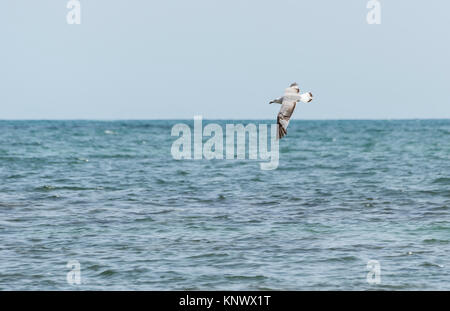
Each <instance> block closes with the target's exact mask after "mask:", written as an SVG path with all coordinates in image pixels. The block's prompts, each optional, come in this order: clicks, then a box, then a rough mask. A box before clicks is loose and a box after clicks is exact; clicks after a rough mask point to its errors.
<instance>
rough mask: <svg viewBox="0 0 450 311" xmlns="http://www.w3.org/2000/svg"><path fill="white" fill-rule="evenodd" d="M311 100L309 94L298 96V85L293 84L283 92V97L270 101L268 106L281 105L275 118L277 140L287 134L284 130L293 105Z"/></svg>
mask: <svg viewBox="0 0 450 311" xmlns="http://www.w3.org/2000/svg"><path fill="white" fill-rule="evenodd" d="M312 99H313V95H312V94H311V93H310V92H308V93H304V94H300V89H299V87H298V84H297V83H295V82H294V83H292V84H291V85H290V86H289V87H288V88H287V89H286V90H285V91H284V96H283V97H280V98H277V99H274V100H272V101H270V103H269V104H272V103H277V104H281V109H280V112H278V117H277V124H278V134H277V138H278V139H280V138H283V137H284V136H285V135H286V134H287V130H286V129H287V127H288V124H289V119H290V118H291V116H292V113H293V112H294V110H295V105H297V102H298V101H301V102H302V103H309V102H310V101H312Z"/></svg>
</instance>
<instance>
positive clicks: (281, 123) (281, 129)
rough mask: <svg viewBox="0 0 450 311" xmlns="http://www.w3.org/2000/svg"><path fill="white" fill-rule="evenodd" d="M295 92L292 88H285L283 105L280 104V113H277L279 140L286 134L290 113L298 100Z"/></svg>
mask: <svg viewBox="0 0 450 311" xmlns="http://www.w3.org/2000/svg"><path fill="white" fill-rule="evenodd" d="M298 96H299V95H298V94H297V91H296V90H295V89H293V88H287V89H286V92H285V93H284V96H283V103H282V104H281V108H280V112H278V117H277V124H278V135H277V138H278V139H281V138H283V137H284V136H285V135H286V134H287V127H288V125H289V120H290V119H291V116H292V113H293V112H294V110H295V106H296V103H297V100H298Z"/></svg>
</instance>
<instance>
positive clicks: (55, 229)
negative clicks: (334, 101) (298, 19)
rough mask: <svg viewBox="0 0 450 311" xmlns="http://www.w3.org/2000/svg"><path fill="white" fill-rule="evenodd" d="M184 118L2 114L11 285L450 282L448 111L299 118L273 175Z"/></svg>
mask: <svg viewBox="0 0 450 311" xmlns="http://www.w3.org/2000/svg"><path fill="white" fill-rule="evenodd" d="M177 123H185V124H187V125H189V126H191V127H192V125H193V121H192V120H152V121H146V120H142V121H141V120H139V121H138V120H133V121H86V120H80V121H76V120H73V121H45V120H43V121H0V290H299V291H301V290H354V291H366V290H450V120H379V121H378V120H339V121H328V120H327V121H306V120H294V121H291V123H290V125H289V128H288V134H287V136H286V137H284V138H283V139H282V140H280V142H279V165H278V168H277V169H275V170H261V169H260V165H259V164H260V161H259V160H253V159H248V158H246V159H239V160H238V159H228V160H225V159H224V160H220V159H213V160H206V159H199V160H189V159H181V160H176V159H174V158H173V156H172V153H171V148H172V145H173V143H174V141H175V140H176V139H177V137H174V136H172V135H171V130H172V128H173V126H174V125H175V124H177ZM208 123H216V124H219V125H220V126H222V127H224V128H225V125H226V124H238V123H241V124H244V125H246V124H249V123H253V124H271V123H273V120H260V121H258V120H203V125H207V124H208Z"/></svg>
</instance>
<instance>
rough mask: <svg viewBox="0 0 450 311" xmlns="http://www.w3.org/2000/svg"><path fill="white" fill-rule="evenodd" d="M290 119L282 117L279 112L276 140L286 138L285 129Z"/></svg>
mask: <svg viewBox="0 0 450 311" xmlns="http://www.w3.org/2000/svg"><path fill="white" fill-rule="evenodd" d="M290 119H291V117H290V116H289V117H287V116H285V115H283V114H282V113H281V112H280V113H278V117H277V124H278V133H277V138H278V139H281V138H283V137H284V136H286V134H287V127H288V125H289V120H290Z"/></svg>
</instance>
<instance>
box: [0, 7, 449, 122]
mask: <svg viewBox="0 0 450 311" xmlns="http://www.w3.org/2000/svg"><path fill="white" fill-rule="evenodd" d="M67 2H68V0H67V1H66V0H39V1H29V0H8V1H1V3H0V40H1V45H0V119H107V120H109V119H192V118H193V116H195V115H202V116H203V118H205V119H274V118H275V117H276V114H277V112H278V109H279V106H277V105H269V104H268V102H269V101H270V100H271V99H273V98H276V97H279V96H281V95H283V92H284V89H285V88H286V87H287V86H288V85H289V84H290V83H291V82H294V81H295V82H297V83H298V84H299V85H300V88H301V91H302V92H307V91H311V92H312V93H313V94H314V96H315V98H314V101H313V102H312V103H309V104H301V105H300V106H297V109H296V111H295V114H294V119H403V118H406V119H410V118H450V95H449V82H450V77H449V74H450V57H449V56H450V40H449V29H450V19H449V18H448V16H449V14H450V2H449V1H438V0H430V1H419V0H395V1H392V0H391V1H388V0H380V1H379V2H380V3H381V24H375V25H369V24H368V23H367V20H366V16H367V14H368V12H369V11H370V10H369V9H368V8H367V7H366V5H367V2H368V1H367V0H346V1H331V0H314V1H312V0H311V1H301V0H281V1H280V0H278V1H267V0H255V1H251V0H226V1H225V0H221V1H219V0H189V1H186V0H165V1H149V0H133V1H124V0H121V1H119V0H80V3H81V24H79V25H76V24H68V23H67V21H66V15H67V14H68V13H69V11H70V10H69V9H67V7H66V5H67Z"/></svg>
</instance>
